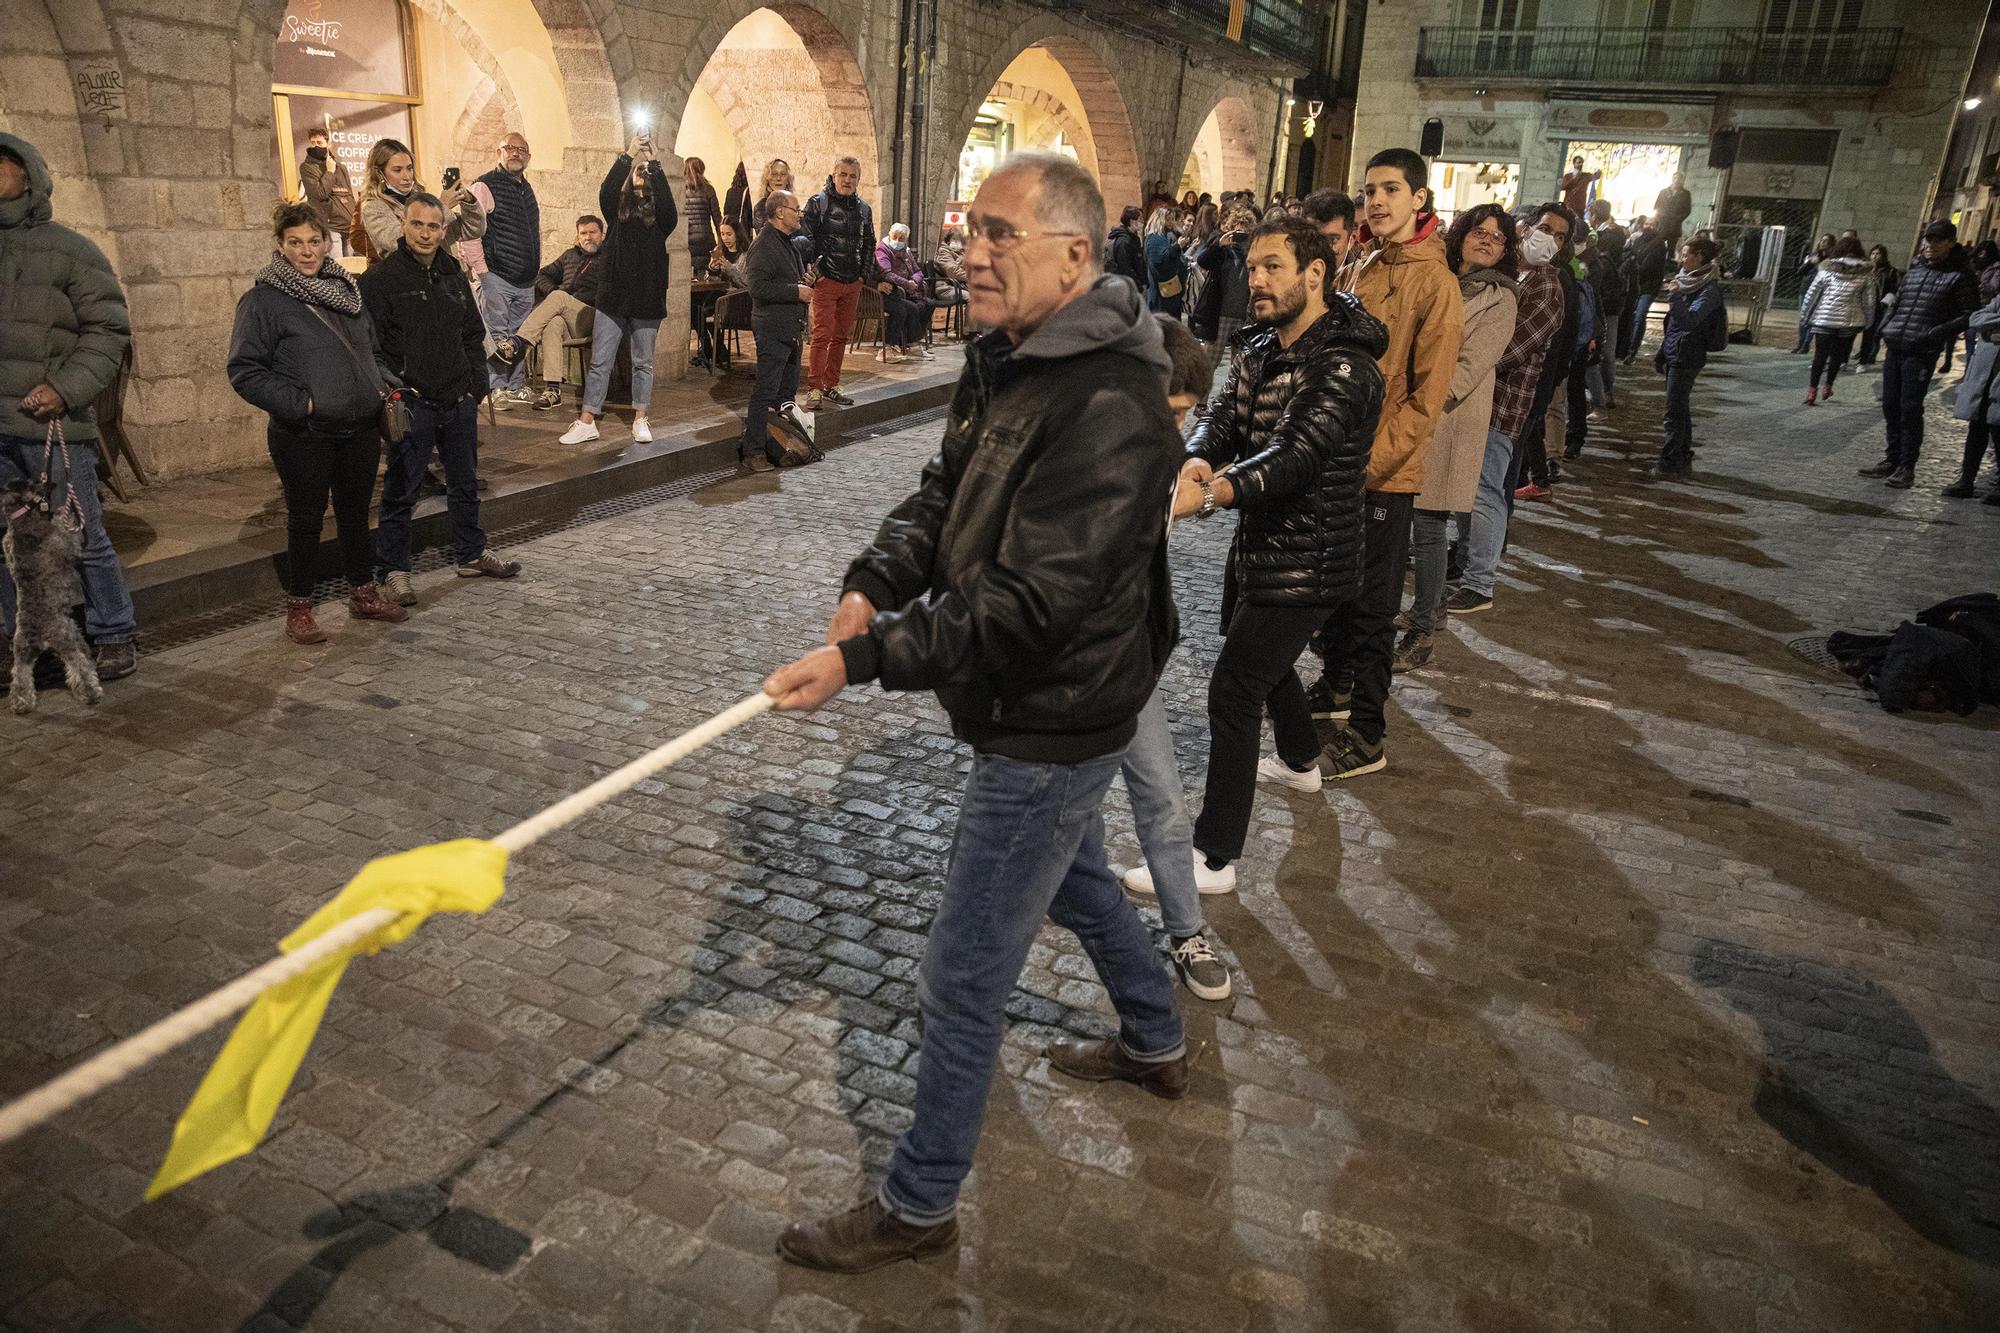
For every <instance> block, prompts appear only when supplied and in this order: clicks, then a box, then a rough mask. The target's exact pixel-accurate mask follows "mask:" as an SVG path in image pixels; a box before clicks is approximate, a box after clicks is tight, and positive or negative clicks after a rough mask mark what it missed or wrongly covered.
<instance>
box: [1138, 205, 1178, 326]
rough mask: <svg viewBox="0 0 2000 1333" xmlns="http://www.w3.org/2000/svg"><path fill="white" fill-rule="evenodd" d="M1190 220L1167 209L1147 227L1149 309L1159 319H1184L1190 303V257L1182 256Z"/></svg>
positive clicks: (1146, 251) (1147, 306)
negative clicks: (1185, 234) (1188, 289)
mask: <svg viewBox="0 0 2000 1333" xmlns="http://www.w3.org/2000/svg"><path fill="white" fill-rule="evenodd" d="M1187 225H1188V223H1187V216H1186V214H1184V213H1182V212H1181V211H1180V210H1179V209H1178V208H1163V209H1161V210H1160V211H1159V212H1157V213H1155V214H1153V217H1152V220H1151V221H1150V222H1148V223H1147V224H1146V242H1145V255H1146V308H1147V309H1149V310H1151V311H1152V312H1153V313H1154V314H1156V315H1168V316H1171V317H1172V318H1174V319H1179V318H1180V317H1181V311H1182V310H1183V309H1184V308H1185V306H1186V299H1187V256H1186V255H1184V254H1182V253H1181V232H1182V231H1184V230H1185V229H1186V228H1187Z"/></svg>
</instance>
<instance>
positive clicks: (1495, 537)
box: [1461, 430, 1514, 597]
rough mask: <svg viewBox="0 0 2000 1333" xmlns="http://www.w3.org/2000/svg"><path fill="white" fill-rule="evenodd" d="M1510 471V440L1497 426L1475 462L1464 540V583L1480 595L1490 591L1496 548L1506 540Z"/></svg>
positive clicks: (1497, 566)
mask: <svg viewBox="0 0 2000 1333" xmlns="http://www.w3.org/2000/svg"><path fill="white" fill-rule="evenodd" d="M1513 471H1514V441H1513V440H1511V439H1509V438H1508V437H1507V436H1505V435H1502V434H1501V433H1500V432H1499V431H1497V430H1489V431H1487V432H1486V455H1485V457H1484V458H1483V459H1481V460H1480V464H1479V491H1478V493H1477V494H1476V495H1475V496H1474V497H1473V501H1472V527H1471V530H1470V532H1469V533H1468V535H1467V538H1466V543H1465V578H1464V579H1462V580H1461V582H1462V583H1463V584H1464V586H1465V587H1468V588H1470V589H1472V591H1474V592H1476V593H1478V594H1479V595H1480V596H1481V597H1491V596H1492V595H1493V576H1494V574H1496V573H1497V572H1498V571H1499V569H1500V552H1501V549H1502V548H1503V547H1505V546H1506V544H1507V514H1508V512H1509V508H1508V501H1510V500H1512V499H1513V498H1514V492H1513V490H1512V489H1511V488H1509V486H1508V485H1507V482H1508V478H1509V477H1510V476H1511V475H1512V474H1513Z"/></svg>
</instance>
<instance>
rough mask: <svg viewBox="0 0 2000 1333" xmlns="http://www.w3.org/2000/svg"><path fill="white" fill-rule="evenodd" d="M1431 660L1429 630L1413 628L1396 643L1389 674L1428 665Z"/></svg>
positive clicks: (1402, 672)
mask: <svg viewBox="0 0 2000 1333" xmlns="http://www.w3.org/2000/svg"><path fill="white" fill-rule="evenodd" d="M1430 660H1431V636H1430V631H1429V630H1420V629H1413V630H1411V631H1410V632H1409V633H1407V634H1405V635H1404V636H1403V641H1402V642H1401V643H1399V644H1397V645H1396V656H1395V660H1394V661H1392V662H1391V663H1390V664H1389V670H1390V672H1391V674H1394V675H1398V676H1400V675H1403V674H1405V673H1407V672H1411V671H1415V670H1416V669H1417V668H1418V667H1420V666H1427V665H1429V663H1430Z"/></svg>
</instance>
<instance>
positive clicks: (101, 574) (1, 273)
mask: <svg viewBox="0 0 2000 1333" xmlns="http://www.w3.org/2000/svg"><path fill="white" fill-rule="evenodd" d="M54 190H55V185H54V182H53V181H52V180H51V179H50V177H49V169H48V167H47V165H46V164H45V163H44V162H43V161H42V155H41V154H40V153H39V152H37V151H36V150H35V148H34V145H32V144H30V143H29V142H28V141H27V140H25V139H18V138H16V137H14V136H13V135H11V134H0V291H4V293H5V296H4V299H0V486H4V485H5V484H6V483H8V482H10V481H26V482H28V483H29V484H30V485H31V486H33V487H35V488H36V489H37V490H39V489H40V487H41V479H42V474H43V472H44V471H47V472H48V474H49V480H50V486H51V492H52V493H51V494H50V496H49V501H50V504H51V505H60V504H62V503H63V502H64V499H65V490H67V491H69V492H73V493H74V494H75V496H76V500H77V504H78V505H79V507H80V508H81V509H82V510H83V534H82V553H81V555H80V556H79V558H78V560H77V564H78V566H79V568H80V569H81V571H82V574H83V598H84V617H83V623H84V629H85V630H86V631H87V632H88V633H89V635H90V638H91V640H92V642H93V643H94V644H95V645H96V657H97V674H98V678H99V679H100V680H117V679H118V678H119V677H121V676H129V675H131V674H132V672H133V671H134V670H135V669H136V668H137V666H138V661H139V655H138V649H137V647H136V646H135V644H134V640H135V639H136V638H137V637H138V633H139V625H138V621H137V619H136V618H135V616H134V615H133V612H132V596H131V594H130V593H129V592H127V591H126V588H125V574H124V571H123V570H121V569H120V568H119V566H118V553H117V552H116V551H114V550H112V549H111V537H110V535H109V534H108V533H106V532H105V530H104V515H103V512H102V511H101V510H100V509H99V507H98V499H97V413H96V411H95V408H94V404H95V403H96V401H97V395H99V394H100V393H102V392H104V389H105V386H106V385H108V384H110V383H111V382H112V380H113V379H115V378H116V377H117V375H118V368H119V366H120V365H121V364H122V363H123V361H124V357H125V348H126V345H127V344H128V343H129V342H131V340H132V324H131V320H130V319H129V318H128V317H127V315H126V312H125V293H124V292H123V291H121V290H120V289H119V286H118V278H117V277H116V275H114V274H113V273H112V271H111V265H110V264H109V263H108V262H107V261H106V260H105V258H104V255H103V253H102V252H101V251H99V250H98V248H97V247H96V246H95V245H92V244H91V243H90V242H89V241H88V240H86V239H85V238H84V237H82V236H79V235H78V234H77V233H75V232H73V231H71V230H70V229H69V228H68V227H65V226H62V225H61V224H60V223H58V222H56V221H55V220H54V218H55V210H54V208H53V207H52V206H51V203H50V197H51V195H52V194H53V193H54ZM57 423H60V425H61V428H62V433H63V438H64V439H65V440H67V441H68V442H69V462H68V467H67V468H65V466H64V463H63V458H62V452H61V451H60V450H58V451H56V456H55V458H54V460H53V461H51V460H49V459H48V457H47V449H46V442H47V440H48V439H49V435H50V428H51V427H52V426H53V425H56V424H57ZM13 632H14V581H13V579H12V578H10V577H9V576H8V573H7V567H6V565H5V564H4V563H0V685H5V684H6V683H7V680H9V679H11V670H12V663H13V651H12V649H11V647H10V646H9V645H10V644H11V642H12V638H13Z"/></svg>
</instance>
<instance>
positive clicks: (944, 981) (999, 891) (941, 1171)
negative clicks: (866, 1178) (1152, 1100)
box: [881, 752, 1186, 1226]
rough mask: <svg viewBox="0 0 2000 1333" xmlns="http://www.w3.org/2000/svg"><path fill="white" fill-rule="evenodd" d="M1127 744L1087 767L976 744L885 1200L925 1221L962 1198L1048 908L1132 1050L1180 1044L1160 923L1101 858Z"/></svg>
mask: <svg viewBox="0 0 2000 1333" xmlns="http://www.w3.org/2000/svg"><path fill="white" fill-rule="evenodd" d="M1124 761H1125V756H1124V754H1123V752H1118V753H1113V754H1108V755H1104V756H1102V757H1101V758H1097V759H1092V760H1088V761H1086V762H1084V763H1081V764H1031V763H1025V762H1023V761H1021V760H1018V759H1004V758H1001V757H1000V756H998V755H991V754H977V755H974V756H973V760H972V774H971V776H970V777H968V778H967V779H966V784H965V798H964V800H963V802H962V803H961V805H960V809H959V813H958V832H957V835H956V836H955V837H954V838H953V839H952V850H951V869H950V871H949V873H948V874H947V875H946V877H945V886H944V897H943V899H942V901H940V902H939V904H938V909H937V916H936V917H935V918H934V919H933V920H932V922H931V931H930V942H929V943H928V944H927V945H926V946H925V948H924V961H923V968H922V971H921V972H920V973H919V974H918V979H917V1005H918V1009H919V1012H920V1013H921V1015H922V1017H923V1055H922V1058H921V1059H920V1060H919V1061H918V1065H917V1103H916V1108H915V1109H916V1119H915V1121H914V1122H913V1123H912V1124H911V1125H910V1127H909V1128H908V1129H907V1130H905V1131H904V1132H903V1136H902V1138H900V1139H898V1140H897V1141H896V1152H895V1156H894V1157H893V1158H892V1159H891V1160H890V1163H889V1174H888V1176H887V1177H885V1178H884V1179H883V1181H882V1190H881V1200H882V1206H883V1207H884V1208H886V1209H888V1210H889V1211H890V1212H891V1213H893V1214H895V1215H896V1216H897V1217H899V1218H901V1219H902V1220H903V1221H905V1222H909V1223H912V1224H914V1225H917V1226H931V1225H934V1224H936V1223H938V1222H942V1221H943V1220H944V1219H946V1218H948V1217H950V1216H951V1215H952V1213H953V1212H954V1211H956V1209H957V1206H958V1187H959V1184H960V1182H962V1181H963V1180H964V1179H965V1174H966V1172H968V1171H970V1170H971V1169H972V1153H973V1149H974V1148H975V1147H977V1146H978V1143H979V1129H980V1125H981V1124H982V1122H983V1121H984V1120H985V1118H986V1092H987V1085H988V1084H990V1083H991V1082H992V1081H993V1066H994V1064H995V1062H996V1061H997V1060H998V1059H999V1055H1000V1039H1001V1037H1002V1036H1003V1035H1004V1034H1005V1032H1006V1028H1007V1018H1006V1013H1005V1009H1006V1006H1007V1000H1008V997H1009V996H1011V995H1012V994H1013V993H1014V983H1015V982H1016V981H1017V980H1019V978H1020V975H1021V968H1022V965H1023V964H1025V963H1026V962H1027V960H1028V948H1029V946H1030V945H1032V944H1033V943H1034V942H1035V931H1036V929H1037V928H1039V927H1040V925H1041V924H1042V918H1043V917H1045V916H1046V917H1048V918H1049V919H1051V920H1053V921H1054V922H1055V923H1056V924H1057V925H1059V926H1064V927H1066V928H1068V929H1070V930H1072V931H1075V932H1076V937H1077V939H1078V940H1080V941H1081V942H1082V944H1083V947H1084V951H1085V952H1086V953H1088V954H1089V955H1090V960H1091V962H1092V963H1094V964H1096V966H1097V973H1098V976H1099V977H1100V978H1101V979H1102V980H1103V982H1104V987H1105V989H1106V990H1108V991H1110V992H1111V1002H1112V1003H1113V1004H1114V1005H1116V1006H1117V1008H1118V1015H1119V1018H1120V1020H1121V1021H1120V1026H1119V1032H1118V1041H1119V1044H1120V1045H1122V1046H1123V1047H1124V1049H1125V1050H1126V1052H1127V1053H1128V1054H1130V1055H1131V1056H1132V1058H1134V1059H1135V1060H1142V1061H1147V1062H1164V1061H1167V1060H1175V1059H1179V1058H1180V1057H1181V1055H1183V1054H1184V1053H1185V1051H1186V1046H1185V1044H1184V1040H1183V1037H1182V1032H1181V1016H1180V1011H1179V1010H1178V1009H1177V1008H1176V1007H1175V1005H1174V990H1173V983H1172V981H1170V980H1169V979H1168V977H1167V973H1166V969H1165V966H1164V964H1162V962H1161V960H1160V956H1159V954H1158V953H1157V952H1156V951H1155V950H1154V948H1153V938H1152V932H1150V931H1148V930H1147V929H1146V927H1145V926H1144V924H1142V923H1141V922H1140V920H1139V914H1138V912H1136V911H1135V910H1134V909H1133V907H1132V905H1131V904H1130V903H1129V902H1127V901H1126V900H1125V894H1124V892H1123V890H1121V889H1120V888H1119V887H1118V881H1117V880H1116V879H1115V878H1113V877H1112V874H1111V867H1110V866H1109V865H1107V864H1106V863H1105V860H1104V816H1103V814H1102V813H1101V812H1100V810H1099V808H1098V807H1099V806H1100V805H1102V804H1103V801H1104V793H1105V792H1106V791H1107V790H1108V789H1109V788H1110V786H1111V779H1112V778H1113V777H1114V776H1116V774H1117V772H1118V770H1119V767H1120V766H1121V765H1122V764H1123V763H1124Z"/></svg>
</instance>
